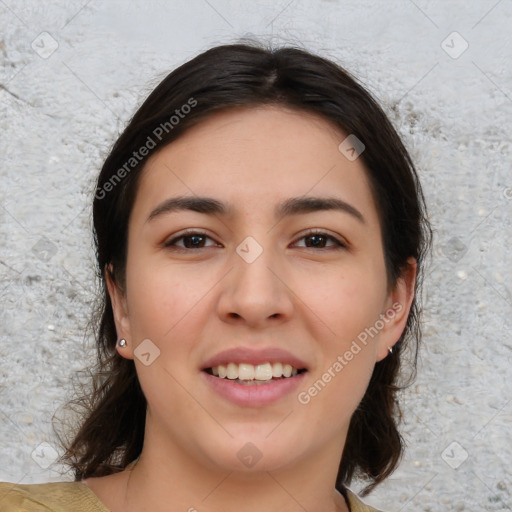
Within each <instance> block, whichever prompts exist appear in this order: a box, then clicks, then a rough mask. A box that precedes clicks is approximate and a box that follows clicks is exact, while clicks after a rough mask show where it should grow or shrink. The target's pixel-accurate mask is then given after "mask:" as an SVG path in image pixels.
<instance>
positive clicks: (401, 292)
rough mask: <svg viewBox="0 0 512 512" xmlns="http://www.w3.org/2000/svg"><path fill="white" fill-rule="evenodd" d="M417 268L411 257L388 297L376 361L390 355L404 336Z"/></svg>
mask: <svg viewBox="0 0 512 512" xmlns="http://www.w3.org/2000/svg"><path fill="white" fill-rule="evenodd" d="M417 270H418V264H417V261H416V259H415V258H412V257H411V258H409V259H408V260H407V267H406V269H405V270H404V271H403V273H402V276H401V277H400V278H399V279H398V280H397V284H396V286H395V288H394V289H393V290H392V291H391V293H390V294H389V296H388V298H387V299H386V304H385V309H384V311H383V314H382V315H381V318H382V319H383V323H384V327H383V328H382V330H381V332H380V336H379V344H378V351H377V358H376V361H381V360H382V359H384V358H385V357H386V356H388V355H389V348H392V347H393V346H394V344H395V343H396V342H397V341H398V340H399V339H400V336H402V333H403V331H404V329H405V326H406V324H407V318H408V317H409V312H410V310H411V305H412V301H413V299H414V287H415V284H416V275H417Z"/></svg>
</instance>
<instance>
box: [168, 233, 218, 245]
mask: <svg viewBox="0 0 512 512" xmlns="http://www.w3.org/2000/svg"><path fill="white" fill-rule="evenodd" d="M207 238H209V239H210V240H211V238H210V237H209V236H208V235H207V234H206V233H202V232H200V231H188V232H186V233H183V234H182V235H180V236H177V237H175V238H173V239H171V240H169V241H168V242H165V243H164V247H177V248H178V249H203V248H204V240H205V239H207ZM179 240H183V245H182V246H179V245H176V242H178V241H179ZM209 247H211V246H209Z"/></svg>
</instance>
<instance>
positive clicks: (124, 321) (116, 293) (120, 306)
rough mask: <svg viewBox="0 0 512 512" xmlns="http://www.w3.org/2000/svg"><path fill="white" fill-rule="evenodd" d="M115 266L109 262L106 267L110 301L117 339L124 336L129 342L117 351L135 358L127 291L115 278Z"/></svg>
mask: <svg viewBox="0 0 512 512" xmlns="http://www.w3.org/2000/svg"><path fill="white" fill-rule="evenodd" d="M112 272H113V267H112V264H109V265H107V266H106V267H105V281H106V283H107V288H108V294H109V296H110V302H111V303H112V310H113V313H114V322H115V324H116V332H117V339H118V340H120V339H121V338H124V339H125V340H126V342H127V344H126V346H125V347H117V351H118V352H119V354H120V355H122V356H123V357H126V358H127V359H133V348H134V347H133V342H132V340H133V338H132V335H131V327H130V317H129V314H128V307H127V302H126V295H125V292H124V291H122V290H121V289H120V288H119V286H118V285H117V284H116V283H115V281H114V279H113V277H112V276H113V273H112Z"/></svg>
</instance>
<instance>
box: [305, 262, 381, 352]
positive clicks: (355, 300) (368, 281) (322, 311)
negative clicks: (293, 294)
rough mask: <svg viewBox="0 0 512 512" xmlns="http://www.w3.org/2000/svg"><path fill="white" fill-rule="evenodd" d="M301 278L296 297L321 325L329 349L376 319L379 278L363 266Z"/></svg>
mask: <svg viewBox="0 0 512 512" xmlns="http://www.w3.org/2000/svg"><path fill="white" fill-rule="evenodd" d="M312 275H313V274H309V276H306V275H304V276H303V278H302V284H301V285H300V290H301V291H300V293H299V296H300V297H301V298H302V299H303V301H304V303H305V304H306V305H307V306H309V307H310V309H311V310H312V311H313V312H315V313H316V314H317V316H318V318H320V319H321V320H322V321H323V325H324V327H326V331H327V332H328V334H329V337H328V338H326V340H330V341H329V343H330V345H331V346H332V348H333V349H339V350H342V349H343V346H344V345H345V344H346V343H347V342H350V341H351V340H352V339H354V338H356V337H357V336H358V335H359V334H360V333H361V332H362V331H364V329H365V328H369V327H371V326H372V325H373V324H374V323H375V322H376V320H378V318H379V314H380V313H381V307H382V304H383V298H384V297H385V287H384V284H385V283H384V281H383V279H382V276H378V277H377V276H376V275H375V273H374V272H372V271H371V269H368V268H365V267H363V266H361V267H357V266H355V265H353V266H351V267H348V266H347V267H345V268H341V269H340V270H333V271H332V272H328V273H326V274H324V275H323V276H322V279H321V280H318V279H317V277H318V276H313V277H312Z"/></svg>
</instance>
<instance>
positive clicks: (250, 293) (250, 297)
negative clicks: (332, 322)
mask: <svg viewBox="0 0 512 512" xmlns="http://www.w3.org/2000/svg"><path fill="white" fill-rule="evenodd" d="M262 248H263V247H262ZM251 250H254V246H253V247H251ZM240 254H241V255H242V256H241V255H240ZM231 262H232V264H233V265H232V269H231V271H230V272H228V274H227V275H226V276H225V278H224V279H223V280H222V281H221V287H222V289H221V294H220V297H219V301H218V303H217V308H218V314H219V317H220V318H221V319H222V320H223V321H225V322H230V323H244V324H246V325H247V326H249V327H251V328H255V329H257V328H262V327H264V326H267V327H268V325H269V324H270V322H272V325H275V323H277V322H284V321H287V320H289V319H290V318H291V316H292V312H293V292H292V290H291V288H290V287H289V283H288V281H289V280H290V279H289V272H288V273H287V272H286V270H285V268H286V265H285V264H284V263H285V262H284V259H280V258H279V257H278V255H276V254H275V251H272V250H271V249H267V248H263V251H262V252H261V254H259V256H258V257H257V258H256V259H255V260H254V261H251V258H245V256H244V253H243V252H240V253H238V252H234V253H233V256H232V259H231Z"/></svg>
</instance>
